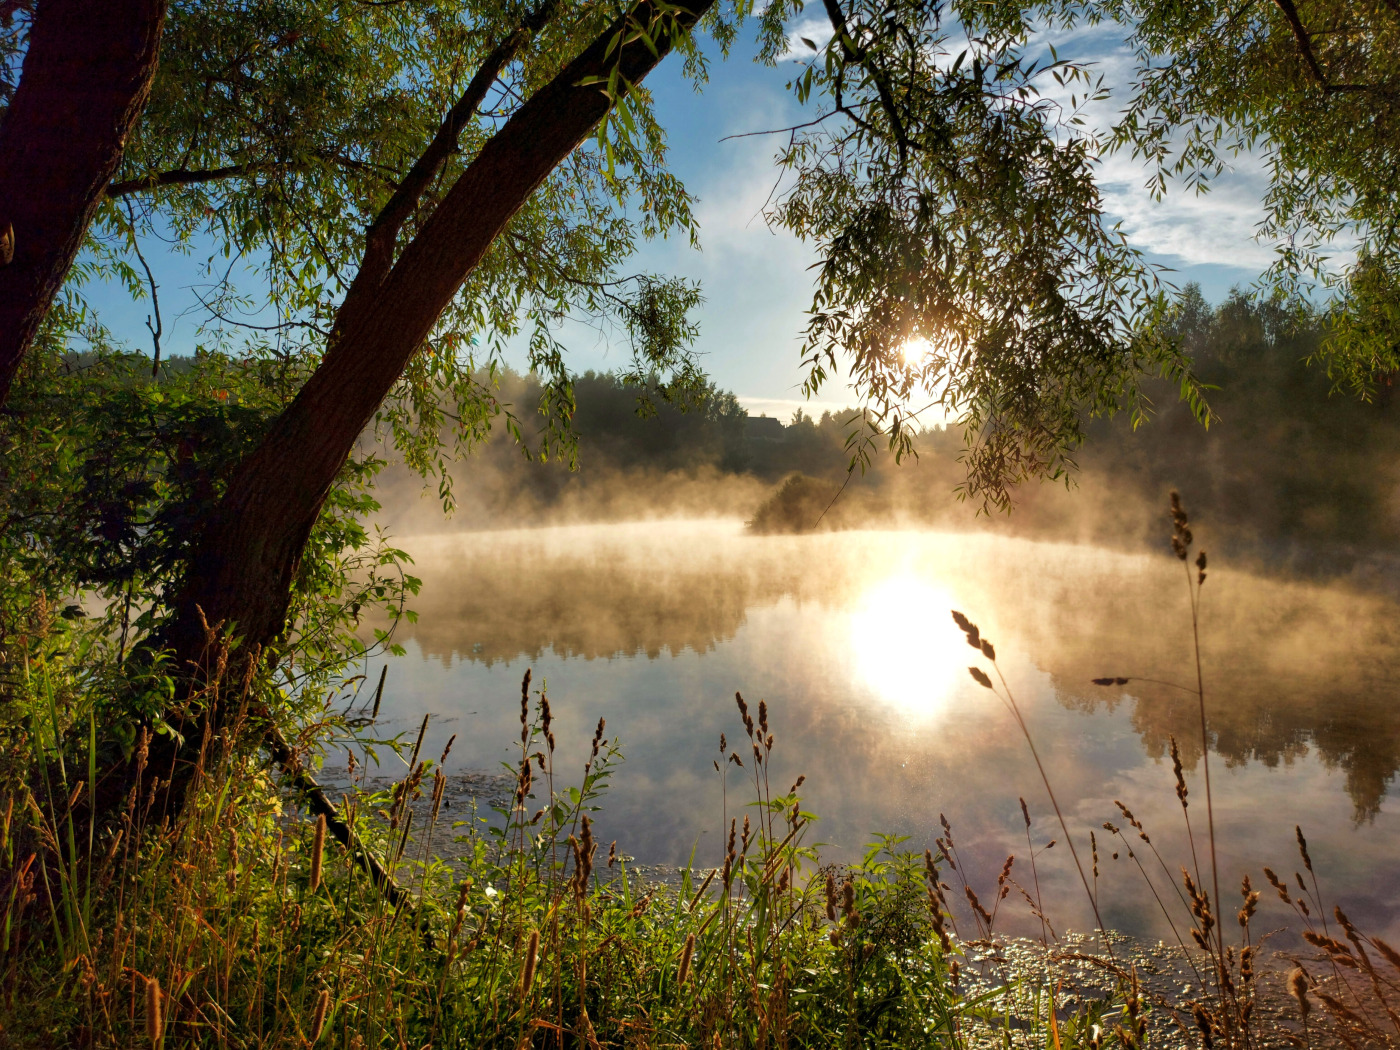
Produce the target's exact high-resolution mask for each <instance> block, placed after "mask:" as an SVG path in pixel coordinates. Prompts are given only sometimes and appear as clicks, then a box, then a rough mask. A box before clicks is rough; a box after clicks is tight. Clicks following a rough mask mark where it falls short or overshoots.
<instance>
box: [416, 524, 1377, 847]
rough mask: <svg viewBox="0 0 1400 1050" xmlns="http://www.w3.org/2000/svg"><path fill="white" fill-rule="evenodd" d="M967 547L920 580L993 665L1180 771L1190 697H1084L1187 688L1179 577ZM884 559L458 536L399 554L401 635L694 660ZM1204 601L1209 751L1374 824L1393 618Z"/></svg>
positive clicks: (751, 545) (861, 581) (653, 534)
mask: <svg viewBox="0 0 1400 1050" xmlns="http://www.w3.org/2000/svg"><path fill="white" fill-rule="evenodd" d="M899 542H903V543H906V544H908V543H910V542H911V541H909V540H907V539H905V540H902V541H899ZM928 542H929V544H930V545H933V544H935V541H933V540H930V541H928ZM444 543H445V544H447V541H444ZM970 543H971V545H970V546H968V547H967V548H966V550H965V551H964V552H963V554H962V555H961V556H952V555H948V556H931V559H930V562H929V564H932V565H935V569H933V570H931V571H936V572H939V573H943V574H947V573H948V572H949V569H948V565H949V564H950V563H954V564H960V565H963V566H965V570H963V571H965V573H966V575H965V577H963V578H960V579H959V578H957V577H956V576H949V577H948V579H949V580H956V583H955V584H953V590H954V591H955V592H956V593H958V595H959V598H958V600H959V601H960V602H965V603H966V606H965V608H966V611H967V612H968V613H969V614H970V615H972V616H973V618H974V619H982V620H984V625H987V626H990V621H991V619H992V618H993V617H995V620H996V621H997V622H998V623H999V624H1000V625H1002V626H1001V627H1000V628H999V633H1000V636H999V637H997V638H996V642H997V645H998V648H999V649H1000V650H1001V652H1002V655H1003V656H1006V655H1008V654H1010V653H1012V652H1018V651H1019V653H1020V654H1022V655H1024V656H1026V657H1028V658H1029V659H1030V660H1031V661H1033V663H1034V664H1035V665H1036V666H1038V667H1040V668H1041V669H1043V670H1045V671H1046V672H1048V673H1049V675H1050V677H1051V681H1052V683H1053V686H1054V689H1055V693H1056V696H1057V698H1058V700H1059V702H1060V703H1061V704H1063V705H1065V706H1066V707H1069V708H1072V709H1079V710H1083V711H1085V712H1092V711H1095V710H1099V709H1110V710H1112V709H1116V708H1118V707H1119V706H1120V705H1123V704H1127V705H1130V708H1129V710H1130V715H1129V719H1130V722H1131V724H1132V726H1133V729H1134V731H1135V732H1136V733H1137V734H1138V736H1139V738H1140V739H1141V742H1142V745H1143V748H1144V750H1145V751H1146V753H1147V755H1148V756H1150V757H1152V758H1158V759H1160V758H1164V757H1165V756H1166V754H1167V750H1168V740H1169V738H1170V737H1171V736H1175V737H1176V738H1177V740H1178V742H1179V745H1180V747H1181V752H1182V758H1183V760H1184V761H1185V762H1186V763H1187V765H1188V766H1189V767H1191V768H1194V767H1195V765H1196V764H1197V762H1198V761H1199V752H1200V726H1199V718H1198V714H1197V709H1196V703H1195V698H1194V695H1192V694H1188V693H1182V692H1178V691H1175V690H1171V689H1167V688H1164V687H1161V686H1157V685H1151V684H1147V683H1138V682H1133V683H1130V684H1129V685H1128V686H1125V687H1122V688H1121V689H1116V688H1110V689H1103V688H1099V687H1096V686H1093V685H1090V684H1089V680H1090V679H1091V678H1093V677H1096V676H1099V675H1104V674H1124V675H1145V676H1151V677H1160V678H1167V679H1173V680H1176V681H1180V682H1182V683H1183V684H1186V685H1190V684H1192V683H1193V682H1194V676H1193V671H1192V667H1191V663H1190V652H1191V650H1190V621H1189V617H1188V613H1187V610H1186V607H1185V598H1184V590H1185V589H1184V587H1183V586H1182V581H1181V576H1180V571H1181V570H1180V567H1179V565H1178V564H1177V563H1175V562H1174V561H1171V560H1170V559H1168V558H1160V559H1158V558H1125V557H1119V556H1113V555H1107V554H1103V553H1101V552H1095V551H1092V550H1089V549H1087V548H1068V547H1066V548H1054V547H1047V546H1041V545H1033V544H1020V545H1017V544H1016V543H1014V542H1009V541H1004V540H982V541H970ZM977 544H981V546H978V545H977ZM897 546H898V543H890V542H889V541H886V540H878V539H877V540H871V539H869V538H868V537H867V538H866V539H857V538H853V537H849V536H847V537H844V538H843V537H841V536H826V537H805V538H800V539H794V538H781V539H757V538H754V537H748V536H742V535H727V534H724V533H722V532H721V531H716V530H715V529H714V527H710V528H709V529H708V531H707V530H703V529H702V530H699V531H694V532H686V531H685V530H683V529H682V530H679V531H677V529H676V527H675V526H674V525H665V524H659V525H657V526H655V527H648V526H626V527H622V528H616V527H614V528H612V529H583V528H580V529H578V530H557V532H556V531H554V530H551V531H550V532H549V533H545V532H537V533H531V532H528V531H527V532H519V533H511V534H494V535H482V534H475V535H470V536H459V537H456V538H454V539H453V540H451V541H450V544H448V545H445V546H443V547H441V548H439V549H436V550H434V549H431V548H428V549H426V551H420V552H416V553H417V556H418V560H419V566H420V570H421V574H422V575H423V576H424V577H425V579H426V582H425V587H424V591H423V594H422V596H421V597H420V599H419V600H417V601H415V602H414V603H413V606H414V608H415V609H416V610H417V611H418V612H419V614H420V617H421V618H420V621H419V623H418V624H416V625H412V626H409V625H405V632H406V636H407V637H412V638H414V639H415V640H416V641H417V642H418V644H419V646H420V648H421V649H422V651H423V652H424V653H425V654H426V655H429V656H433V657H436V658H438V659H441V660H443V661H444V662H449V663H450V662H451V661H452V660H453V659H454V658H456V659H467V660H470V661H473V662H478V663H484V664H486V665H490V664H493V663H495V662H497V661H502V660H510V659H513V658H515V657H517V656H520V655H525V656H527V657H529V658H531V659H534V658H537V657H539V656H540V655H542V654H543V653H545V652H546V651H549V650H552V651H553V652H554V653H555V654H557V655H560V656H566V657H573V656H582V657H584V658H587V659H593V658H598V657H603V658H607V657H612V656H615V655H618V654H629V655H630V654H638V653H643V652H644V653H646V654H647V656H648V657H650V658H653V659H655V658H657V657H659V656H660V655H661V654H662V653H663V652H669V653H677V652H680V651H682V650H685V649H692V650H695V651H698V652H706V651H709V650H712V649H714V648H715V647H716V646H717V645H718V644H719V643H721V642H723V641H727V640H729V639H731V638H733V637H734V636H735V634H736V633H737V632H738V630H739V628H740V627H741V626H742V625H743V623H744V621H745V617H746V614H747V611H748V610H749V609H751V608H754V607H757V606H763V605H769V604H772V603H774V602H776V601H778V600H780V599H782V598H784V597H789V598H794V599H796V600H798V601H815V602H817V603H819V604H842V605H844V604H846V603H848V602H850V601H852V600H854V599H856V598H857V597H859V595H860V594H861V593H862V592H863V589H864V588H865V587H866V586H868V585H869V584H870V583H871V582H872V581H878V580H879V579H881V578H882V573H888V572H894V571H896V566H897V565H898V564H899V559H898V558H892V557H890V556H888V555H886V554H884V553H883V552H884V551H885V550H886V549H887V548H889V547H897ZM898 571H901V572H902V571H908V570H907V569H898ZM1205 600H1206V604H1205V608H1204V621H1203V623H1204V627H1205V631H1206V634H1205V635H1204V639H1203V640H1204V643H1205V647H1206V662H1205V673H1206V689H1207V711H1208V716H1209V719H1210V725H1211V730H1212V733H1213V736H1214V739H1215V748H1216V750H1217V751H1218V753H1219V754H1220V755H1221V756H1222V757H1223V758H1224V759H1225V761H1226V763H1227V764H1231V765H1236V764H1243V763H1246V762H1259V763H1262V764H1264V765H1266V766H1270V767H1274V766H1278V765H1279V764H1285V765H1287V764H1289V763H1292V762H1293V761H1295V760H1298V759H1301V758H1304V757H1306V756H1307V755H1308V754H1309V753H1310V751H1312V752H1315V757H1316V758H1317V759H1318V760H1319V761H1320V762H1321V763H1322V764H1323V765H1324V766H1325V767H1326V768H1328V769H1329V770H1336V771H1340V772H1341V773H1342V775H1343V777H1344V779H1345V784H1346V790H1347V792H1348V794H1349V796H1350V798H1351V800H1352V804H1353V806H1354V810H1355V818H1356V820H1358V821H1365V820H1369V819H1371V818H1373V817H1374V816H1375V815H1376V814H1377V813H1378V812H1379V810H1380V806H1381V802H1382V799H1383V798H1384V796H1385V793H1386V790H1387V787H1388V785H1389V784H1390V782H1391V781H1392V780H1393V779H1394V778H1395V776H1396V774H1397V772H1400V705H1397V704H1396V703H1395V688H1394V685H1393V683H1394V682H1396V681H1397V680H1400V628H1397V626H1396V625H1397V623H1400V618H1397V617H1396V615H1395V613H1396V610H1395V606H1394V604H1393V603H1391V602H1388V601H1385V600H1383V599H1381V598H1379V597H1377V596H1375V595H1368V594H1357V593H1353V592H1350V591H1347V590H1345V589H1343V588H1328V587H1324V586H1319V585H1316V584H1310V583H1302V582H1290V581H1284V580H1274V579H1266V578H1261V577H1252V576H1247V575H1245V574H1242V573H1230V572H1222V571H1215V572H1213V573H1212V576H1211V579H1210V582H1209V583H1208V584H1207V585H1206V594H1205ZM946 615H947V614H946V611H945V610H942V609H937V610H930V621H931V622H930V628H929V629H930V630H939V629H942V628H943V618H944V617H946ZM948 629H949V630H951V624H949V625H948ZM794 644H797V643H794Z"/></svg>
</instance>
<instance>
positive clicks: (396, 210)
mask: <svg viewBox="0 0 1400 1050" xmlns="http://www.w3.org/2000/svg"><path fill="white" fill-rule="evenodd" d="M557 6H558V0H541V3H540V5H539V6H538V7H536V8H535V9H534V10H533V11H531V12H530V13H529V14H528V15H527V16H526V17H525V19H524V21H523V22H522V23H521V24H520V26H519V27H518V28H517V29H516V30H515V31H514V32H512V33H511V34H510V35H509V36H507V37H506V38H505V39H504V40H502V41H501V42H500V43H499V44H497V45H496V46H495V48H493V49H492V50H491V52H490V54H488V55H487V56H486V58H485V59H484V60H483V61H482V63H481V65H480V67H478V69H477V71H476V74H475V75H474V76H473V77H472V79H471V82H470V83H468V84H467V87H466V90H465V91H463V92H462V97H461V98H459V99H458V100H457V103H456V105H454V106H453V107H452V108H451V109H450V110H449V111H448V113H447V116H446V117H445V118H443V121H442V124H441V125H440V126H439V127H438V130H437V134H436V135H434V136H433V140H432V141H431V142H430V143H428V147H427V149H425V150H424V151H423V153H422V155H421V156H420V157H419V158H418V160H417V161H416V162H414V165H413V167H412V168H410V169H409V172H408V174H407V175H405V176H404V178H403V181H402V182H400V183H399V185H398V188H397V189H395V190H394V193H393V195H392V196H391V197H390V198H389V201H388V203H387V204H385V205H384V207H383V208H381V209H380V211H379V214H378V215H376V216H375V217H374V221H373V222H372V223H371V224H370V227H369V229H368V231H366V233H365V252H364V259H363V260H362V262H361V264H360V271H359V273H358V274H357V275H356V277H355V280H354V281H353V282H352V284H351V285H350V291H349V293H348V294H347V295H346V297H345V305H344V306H343V307H342V311H343V312H348V310H349V308H350V307H351V306H352V304H353V303H355V302H358V301H359V299H360V298H362V297H363V296H365V295H367V294H368V293H370V292H371V291H372V290H373V289H375V288H377V287H378V285H379V283H380V282H381V281H382V280H383V279H384V277H385V275H386V274H388V272H389V269H390V267H391V266H392V265H393V261H394V246H395V245H396V244H397V243H398V237H399V231H400V230H402V229H403V225H404V223H406V222H407V221H408V219H409V217H410V216H412V214H413V212H414V210H415V209H416V208H417V207H418V202H419V200H420V199H422V196H423V194H424V192H426V191H427V189H428V187H429V185H431V183H432V182H433V180H434V179H435V178H437V176H438V173H439V172H441V170H442V168H443V166H444V165H445V164H446V163H447V158H448V157H450V156H452V154H454V153H456V152H457V140H458V138H459V136H460V135H461V133H462V129H463V128H465V127H466V126H467V122H468V121H470V120H471V119H472V118H473V117H475V116H476V112H477V109H478V108H479V107H480V106H481V103H482V102H483V101H485V99H486V96H487V94H488V93H489V92H490V90H491V88H492V86H493V85H494V84H495V83H496V80H497V78H498V77H499V76H500V75H501V70H503V69H504V68H505V67H506V66H507V65H508V64H509V63H510V62H511V61H512V60H513V59H514V58H515V56H516V54H517V53H518V52H519V51H520V49H521V48H522V47H523V46H524V45H525V44H526V43H527V42H528V41H529V39H530V38H531V37H532V36H534V34H535V33H537V32H539V31H540V30H541V29H542V28H544V26H545V25H546V24H548V22H549V21H550V19H551V18H553V17H554V12H555V9H556V7H557Z"/></svg>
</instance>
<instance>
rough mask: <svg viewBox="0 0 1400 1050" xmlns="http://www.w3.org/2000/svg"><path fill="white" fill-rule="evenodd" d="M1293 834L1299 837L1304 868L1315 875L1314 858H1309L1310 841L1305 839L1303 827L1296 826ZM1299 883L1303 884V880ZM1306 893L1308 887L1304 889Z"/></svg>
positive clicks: (1299, 847) (1299, 848)
mask: <svg viewBox="0 0 1400 1050" xmlns="http://www.w3.org/2000/svg"><path fill="white" fill-rule="evenodd" d="M1293 833H1294V834H1295V835H1297V836H1298V852H1299V853H1301V854H1302V855H1303V867H1305V868H1307V869H1308V874H1309V875H1311V874H1312V873H1313V866H1312V858H1311V857H1310V856H1308V840H1307V839H1305V838H1303V829H1302V826H1301V825H1298V824H1294V825H1293ZM1298 881H1299V882H1301V881H1302V879H1299V880H1298ZM1304 892H1306V887H1304Z"/></svg>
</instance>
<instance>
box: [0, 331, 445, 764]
mask: <svg viewBox="0 0 1400 1050" xmlns="http://www.w3.org/2000/svg"><path fill="white" fill-rule="evenodd" d="M299 378H300V377H299V375H298V374H297V373H296V371H295V369H294V368H292V369H289V368H288V366H286V365H285V364H284V363H282V362H277V361H274V360H267V359H260V358H256V357H254V358H248V359H241V360H240V359H231V358H228V357H225V356H223V355H221V354H206V355H203V356H201V357H199V358H195V359H188V358H186V359H176V360H175V361H173V362H170V363H168V364H167V366H166V368H165V370H164V371H163V373H162V375H161V377H160V379H159V380H153V379H152V378H151V376H150V373H149V364H148V361H147V359H145V358H144V357H141V356H134V355H126V354H120V353H115V352H112V351H110V350H107V349H103V348H100V347H99V349H98V350H97V351H95V352H93V353H90V354H86V355H82V356H75V355H66V354H55V353H50V352H47V351H45V350H40V351H37V352H36V353H35V354H34V355H32V359H31V362H30V365H29V368H28V370H27V374H26V377H25V380H24V382H23V383H21V384H20V385H18V386H17V387H16V390H15V392H14V395H13V396H12V398H11V401H10V403H9V406H8V408H9V411H8V412H7V413H6V414H5V415H4V416H3V417H0V524H2V525H3V527H0V695H7V696H8V695H9V691H10V690H11V689H16V688H18V685H17V682H18V680H19V678H20V677H22V668H23V666H24V661H25V659H26V658H27V656H26V654H30V645H31V642H30V641H27V639H29V638H31V637H32V636H33V634H34V630H35V627H34V624H35V623H36V622H40V621H42V622H49V621H51V620H52V619H53V616H54V613H53V609H54V608H61V609H62V610H63V616H64V617H67V619H68V620H69V621H74V625H73V627H72V630H74V631H76V632H77V634H76V635H75V639H80V640H81V647H86V648H90V649H91V661H90V662H91V663H92V665H93V667H96V668H105V670H103V671H102V672H101V673H102V674H103V675H104V676H106V679H107V680H108V681H109V682H110V683H111V684H112V688H111V689H110V690H109V691H108V692H107V693H105V694H102V696H103V698H102V700H101V701H100V702H99V707H98V708H97V709H95V713H92V717H95V718H96V719H97V721H98V724H99V725H100V726H101V731H102V736H103V738H104V740H116V741H119V742H120V744H121V746H122V748H123V750H129V748H130V746H131V743H132V739H133V738H132V733H133V732H134V726H135V725H136V724H137V723H138V722H139V721H140V719H142V718H143V717H145V718H158V716H160V715H161V714H162V707H163V705H164V704H166V703H168V702H169V698H170V696H171V695H172V689H173V686H172V684H171V681H170V677H169V675H170V673H171V669H169V668H165V667H163V665H162V664H161V661H160V659H159V658H158V657H157V658H155V659H154V662H150V661H149V660H148V657H143V659H142V661H141V665H140V667H134V666H133V667H127V668H125V669H124V670H123V669H122V668H121V665H122V663H123V661H124V659H125V658H126V656H127V655H129V654H131V653H132V652H133V650H134V649H135V648H136V646H137V643H138V642H141V641H142V640H149V639H152V638H154V637H155V636H156V635H157V634H158V632H159V630H160V626H161V624H162V622H163V618H164V616H165V615H166V613H167V608H166V605H165V599H166V597H167V596H168V595H169V594H170V592H171V590H172V589H173V588H175V587H176V586H178V584H179V582H180V580H181V578H182V575H183V573H184V570H185V564H186V561H187V560H188V558H189V556H190V553H191V550H192V548H193V546H194V544H195V543H196V541H197V539H198V536H199V531H200V529H201V528H202V526H203V524H204V522H205V521H207V516H208V514H209V512H210V509H211V508H212V507H213V505H214V504H215V502H216V501H217V499H218V497H219V495H220V494H221V493H222V491H223V488H224V486H225V484H226V482H227V479H228V476H229V473H230V472H231V471H232V470H233V468H234V467H236V465H237V464H238V462H239V461H240V459H241V457H242V456H243V454H244V453H245V452H246V451H247V450H248V449H249V448H250V447H251V446H252V445H253V444H254V443H255V442H256V441H257V440H258V438H259V437H260V435H261V434H262V432H263V429H264V428H265V427H266V425H267V424H268V423H269V422H270V421H271V419H273V418H274V417H275V415H276V414H277V412H278V411H280V410H281V408H282V406H283V404H285V401H286V400H287V399H288V398H289V397H290V396H291V394H292V393H293V392H294V390H295V387H296V384H297V382H298V380H299ZM382 466H383V463H382V461H381V460H378V459H376V458H374V457H373V456H365V457H362V458H357V459H353V460H351V461H350V462H349V463H347V464H346V466H345V468H344V469H343V471H342V474H341V478H340V481H339V483H338V484H337V485H336V487H335V488H334V489H333V491H332V492H331V493H330V495H329V497H328V499H327V501H326V504H325V507H324V509H323V511H322V514H321V517H320V519H319V520H318V522H317V524H316V527H315V528H314V529H313V531H312V535H311V537H310V540H309V542H308V544H307V548H306V551H305V553H304V555H303V558H302V560H301V562H300V567H299V571H298V574H297V577H296V579H295V581H294V584H293V603H292V610H291V614H290V620H289V622H290V628H289V631H288V633H287V635H286V637H285V639H284V642H283V646H284V653H285V654H286V659H284V660H282V661H280V662H278V663H277V667H278V674H279V676H280V679H279V680H280V685H278V686H276V687H271V686H270V687H269V688H270V689H271V690H272V692H271V693H269V697H268V698H269V699H270V700H271V701H272V704H273V706H274V707H275V708H276V709H278V710H279V711H282V709H283V708H284V707H288V708H289V709H292V710H301V709H304V707H305V705H306V703H308V702H311V698H315V699H316V702H319V695H320V691H321V690H323V689H325V688H326V687H327V686H328V683H329V682H330V681H331V680H332V679H333V678H335V677H340V676H344V675H345V674H346V673H348V672H347V667H349V666H351V665H353V664H354V663H355V662H356V661H357V660H360V659H362V658H363V656H364V655H365V653H366V643H365V642H364V641H363V640H361V638H360V637H359V633H358V622H359V619H360V616H361V611H362V609H366V608H367V607H371V606H380V607H384V608H385V609H386V611H387V612H388V613H389V617H390V623H392V622H393V620H394V619H396V618H397V617H398V616H400V615H405V614H407V611H406V609H405V606H404V602H405V599H406V598H407V597H408V596H409V595H411V594H412V593H414V592H416V590H417V586H418V581H417V580H416V579H415V578H414V577H412V576H411V575H408V574H407V573H406V572H405V571H404V570H405V566H406V565H407V563H408V560H409V559H408V556H407V555H406V554H405V553H404V552H403V551H401V550H398V549H397V548H395V547H393V546H392V545H390V544H389V543H388V542H387V540H386V538H385V537H384V536H383V535H382V534H379V533H377V532H375V533H372V532H371V531H370V530H369V529H368V528H367V526H366V525H365V521H366V520H367V519H368V518H369V517H370V515H371V514H372V513H373V512H374V511H375V510H377V509H378V504H377V503H376V502H375V501H374V499H373V498H372V496H371V495H370V490H369V486H370V484H371V482H372V480H373V478H374V476H375V474H376V473H377V472H378V470H379V469H380V468H381V467H382ZM408 615H411V614H408ZM36 618H37V620H36ZM226 626H231V625H226ZM41 633H42V632H41ZM73 644H74V645H77V644H78V642H77V641H76V640H75V641H74V642H73ZM391 644H392V643H391V642H390V641H389V632H388V631H387V630H385V631H380V632H379V633H378V634H377V635H376V636H375V640H374V642H373V643H372V645H373V646H384V645H391ZM31 655H32V654H31ZM148 656H149V654H148ZM94 673H95V672H94ZM119 680H121V681H124V682H125V683H126V686H129V687H130V688H127V687H121V686H118V685H117V682H118V681H119ZM94 695H98V694H94ZM283 713H285V712H283Z"/></svg>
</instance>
